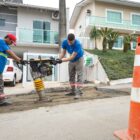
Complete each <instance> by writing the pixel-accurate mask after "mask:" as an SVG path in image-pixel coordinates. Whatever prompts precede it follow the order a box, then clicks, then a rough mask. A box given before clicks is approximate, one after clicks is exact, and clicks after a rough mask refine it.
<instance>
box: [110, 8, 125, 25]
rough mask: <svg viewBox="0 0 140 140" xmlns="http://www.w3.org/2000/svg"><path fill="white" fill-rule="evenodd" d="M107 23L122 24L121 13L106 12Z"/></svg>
mask: <svg viewBox="0 0 140 140" xmlns="http://www.w3.org/2000/svg"><path fill="white" fill-rule="evenodd" d="M107 22H114V23H122V13H121V12H118V11H111V10H107Z"/></svg>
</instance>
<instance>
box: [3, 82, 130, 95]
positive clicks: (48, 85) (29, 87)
mask: <svg viewBox="0 0 140 140" xmlns="http://www.w3.org/2000/svg"><path fill="white" fill-rule="evenodd" d="M44 84H45V92H54V91H66V90H69V89H70V85H69V83H68V82H64V83H60V82H45V83H44ZM84 87H96V88H97V90H100V91H103V90H120V91H127V92H130V90H131V83H128V84H118V85H110V86H109V85H95V84H94V83H86V84H83V88H84ZM29 93H35V88H34V85H33V82H28V83H27V84H26V85H25V86H24V87H23V86H22V84H17V85H16V86H15V87H5V94H6V95H17V94H29Z"/></svg>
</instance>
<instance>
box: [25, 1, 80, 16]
mask: <svg viewBox="0 0 140 140" xmlns="http://www.w3.org/2000/svg"><path fill="white" fill-rule="evenodd" d="M80 1H81V0H66V7H67V8H69V10H70V11H69V12H70V16H71V14H72V11H73V9H74V7H75V5H76V3H78V2H80ZM23 2H24V3H25V4H32V5H40V6H46V7H54V8H58V7H59V0H23Z"/></svg>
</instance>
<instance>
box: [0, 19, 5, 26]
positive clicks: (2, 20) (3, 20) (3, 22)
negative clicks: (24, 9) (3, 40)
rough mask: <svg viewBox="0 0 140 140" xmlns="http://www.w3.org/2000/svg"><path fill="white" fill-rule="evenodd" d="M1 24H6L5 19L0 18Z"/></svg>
mask: <svg viewBox="0 0 140 140" xmlns="http://www.w3.org/2000/svg"><path fill="white" fill-rule="evenodd" d="M0 26H5V19H2V18H1V19H0Z"/></svg>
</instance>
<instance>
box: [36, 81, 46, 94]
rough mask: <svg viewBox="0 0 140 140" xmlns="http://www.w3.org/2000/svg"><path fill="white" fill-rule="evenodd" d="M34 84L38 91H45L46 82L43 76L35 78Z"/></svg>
mask: <svg viewBox="0 0 140 140" xmlns="http://www.w3.org/2000/svg"><path fill="white" fill-rule="evenodd" d="M34 85H35V88H36V91H38V92H39V91H43V90H44V89H45V86H44V82H43V80H42V79H41V78H38V79H35V80H34Z"/></svg>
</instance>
